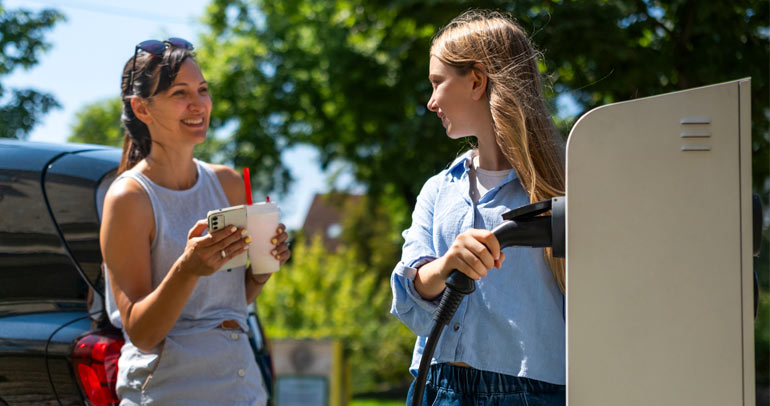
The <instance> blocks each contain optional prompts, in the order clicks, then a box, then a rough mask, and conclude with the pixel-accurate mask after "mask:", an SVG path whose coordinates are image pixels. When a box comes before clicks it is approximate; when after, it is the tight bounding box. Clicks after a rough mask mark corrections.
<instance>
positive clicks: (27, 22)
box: [0, 3, 64, 138]
mask: <svg viewBox="0 0 770 406" xmlns="http://www.w3.org/2000/svg"><path fill="white" fill-rule="evenodd" d="M63 19H64V15H63V14H61V13H59V12H58V11H56V10H50V9H45V10H42V11H40V12H38V13H34V12H31V11H28V10H24V9H14V10H8V9H6V8H5V7H3V5H2V3H0V78H2V77H3V76H6V75H8V74H10V73H11V72H13V71H14V70H16V69H17V68H23V69H29V68H30V67H32V66H34V65H35V64H37V63H38V62H39V57H40V54H41V53H42V52H44V51H46V50H47V49H48V48H49V47H50V44H49V43H48V42H46V41H45V38H44V35H45V34H46V32H47V31H49V30H50V29H51V28H52V27H53V26H54V24H56V22H58V21H61V20H63ZM0 100H2V101H3V103H2V104H0V137H4V138H26V137H27V135H29V132H30V131H31V130H32V128H33V127H34V126H35V124H37V123H38V121H40V116H42V115H43V114H45V113H47V112H48V111H49V110H51V109H53V108H57V107H59V103H58V102H57V101H56V99H54V97H53V96H52V95H50V94H48V93H41V92H38V91H36V90H34V89H9V88H6V87H5V86H3V85H2V83H0Z"/></svg>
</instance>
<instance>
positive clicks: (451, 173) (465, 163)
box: [447, 149, 518, 186]
mask: <svg viewBox="0 0 770 406" xmlns="http://www.w3.org/2000/svg"><path fill="white" fill-rule="evenodd" d="M473 154H474V152H473V150H470V149H469V150H468V151H465V152H464V153H463V154H462V155H460V156H458V157H457V158H455V160H454V161H452V163H451V164H450V165H449V168H448V169H447V177H448V178H449V179H450V180H452V181H457V180H461V179H463V178H467V176H468V172H469V171H470V170H471V164H472V163H471V160H472V159H473ZM514 179H518V176H516V170H515V169H514V170H511V172H510V173H509V174H508V176H506V177H505V179H504V180H503V181H502V182H500V185H499V186H503V185H505V184H506V183H508V182H510V181H512V180H514Z"/></svg>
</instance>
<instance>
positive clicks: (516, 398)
mask: <svg viewBox="0 0 770 406" xmlns="http://www.w3.org/2000/svg"><path fill="white" fill-rule="evenodd" d="M414 386H415V382H412V386H410V387H409V393H408V394H407V398H406V406H411V405H412V398H413V397H414V394H413V392H414ZM565 394H566V390H565V386H564V385H555V384H551V383H547V382H542V381H537V380H534V379H529V378H521V377H517V376H511V375H503V374H498V373H495V372H488V371H481V370H478V369H474V368H467V367H461V366H455V365H451V364H433V365H431V366H430V369H429V370H428V377H427V380H426V383H425V395H424V396H423V398H422V406H432V405H435V406H439V405H440V406H450V405H451V406H455V405H458V406H459V405H463V406H479V405H500V406H502V405H506V406H557V405H558V406H563V405H564V404H565V402H566V400H565V397H566V396H565Z"/></svg>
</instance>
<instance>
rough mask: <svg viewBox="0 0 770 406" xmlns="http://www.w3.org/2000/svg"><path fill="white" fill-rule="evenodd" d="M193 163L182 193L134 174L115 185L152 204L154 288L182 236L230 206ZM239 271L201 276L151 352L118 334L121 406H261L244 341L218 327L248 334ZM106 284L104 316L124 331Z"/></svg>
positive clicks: (178, 251)
mask: <svg viewBox="0 0 770 406" xmlns="http://www.w3.org/2000/svg"><path fill="white" fill-rule="evenodd" d="M195 164H196V167H197V169H198V180H197V181H196V183H195V185H193V186H192V187H191V188H189V189H186V190H173V189H168V188H165V187H163V186H160V185H158V184H156V183H154V182H153V181H152V180H150V179H149V178H148V177H147V176H145V175H143V174H142V173H140V172H138V171H136V170H127V171H125V172H123V173H122V174H121V175H120V176H119V177H118V178H117V179H116V180H115V181H114V182H113V184H116V183H118V182H125V181H126V179H133V180H135V181H136V182H137V183H139V185H141V186H142V188H143V189H144V190H145V192H146V193H147V195H148V196H149V198H150V202H151V203H152V210H153V216H154V219H155V239H154V240H153V242H152V246H151V248H150V258H151V272H152V288H153V289H155V288H156V287H157V286H158V285H159V284H160V282H161V281H163V278H165V276H166V274H167V273H168V271H169V269H171V266H172V265H173V264H174V262H176V260H177V259H178V258H179V257H180V256H181V255H182V253H183V252H184V248H185V246H186V244H187V233H188V232H189V231H190V229H191V228H192V227H193V226H194V225H195V223H196V222H197V221H198V220H201V219H205V218H206V214H207V213H208V212H209V211H210V210H215V209H220V208H224V207H228V206H230V203H229V202H228V200H227V196H226V195H225V192H224V189H223V188H222V185H221V184H220V183H219V179H218V178H217V176H216V173H214V171H213V169H211V167H210V166H209V165H208V164H206V163H204V162H201V161H198V160H195ZM126 238H131V237H129V236H126ZM105 270H106V271H107V272H109V270H108V269H106V267H105ZM245 271H246V270H245V267H238V268H234V269H230V270H227V271H218V272H216V273H214V274H212V275H210V276H205V277H201V278H200V279H199V280H198V282H197V284H196V286H195V289H194V290H193V292H192V294H191V295H190V298H189V299H188V300H187V303H186V304H185V306H184V308H183V309H182V313H181V315H180V316H179V319H178V320H177V322H176V324H174V327H173V328H172V329H171V331H169V333H168V335H167V337H166V339H165V340H164V342H163V343H162V344H161V345H159V346H158V347H157V348H155V349H154V350H153V351H152V352H150V353H146V352H143V351H141V350H139V349H138V348H136V347H135V346H134V345H133V344H132V343H131V342H130V339H129V337H128V334H126V333H125V330H123V331H124V333H123V335H124V337H125V339H126V344H125V345H124V346H123V349H122V350H121V356H120V359H119V362H118V382H117V392H118V396H119V397H120V398H121V405H134V404H142V405H149V404H161V405H167V404H183V405H209V404H233V405H235V404H237V405H253V404H263V403H264V402H265V401H266V395H265V390H264V388H263V386H262V383H261V382H262V379H261V375H260V372H259V368H258V367H257V365H256V361H255V358H254V353H253V351H252V350H251V346H250V345H249V343H248V338H247V336H246V334H243V333H240V332H235V330H223V329H219V328H216V327H217V326H218V325H219V324H220V323H221V322H222V321H224V320H235V321H237V322H238V324H240V326H241V328H242V329H243V330H244V331H248V324H247V323H246V315H247V308H246V291H245V286H244V280H245V277H246V275H245ZM109 280H110V278H109V277H107V278H105V281H106V288H105V291H106V292H105V293H106V295H105V296H106V297H105V303H106V310H107V313H108V315H109V319H110V322H112V324H113V325H115V326H116V327H119V328H121V329H123V323H122V321H121V318H120V312H119V310H118V308H117V305H116V304H115V298H114V297H113V294H112V288H111V286H110V284H109ZM239 333H240V334H239ZM217 382H218V383H219V384H217Z"/></svg>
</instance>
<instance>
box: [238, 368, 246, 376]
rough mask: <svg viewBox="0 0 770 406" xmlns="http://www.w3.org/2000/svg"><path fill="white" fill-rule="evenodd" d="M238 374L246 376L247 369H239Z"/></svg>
mask: <svg viewBox="0 0 770 406" xmlns="http://www.w3.org/2000/svg"><path fill="white" fill-rule="evenodd" d="M238 376H246V371H244V370H242V369H239V370H238Z"/></svg>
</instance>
